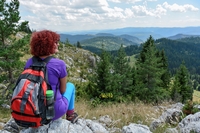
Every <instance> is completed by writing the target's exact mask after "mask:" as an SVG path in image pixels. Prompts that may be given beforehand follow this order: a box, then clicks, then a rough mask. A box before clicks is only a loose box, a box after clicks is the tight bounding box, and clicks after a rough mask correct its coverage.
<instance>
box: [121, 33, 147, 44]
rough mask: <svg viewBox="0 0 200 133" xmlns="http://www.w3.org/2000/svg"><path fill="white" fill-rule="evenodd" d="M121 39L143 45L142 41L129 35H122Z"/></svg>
mask: <svg viewBox="0 0 200 133" xmlns="http://www.w3.org/2000/svg"><path fill="white" fill-rule="evenodd" d="M119 37H121V38H125V39H127V40H129V41H132V42H135V43H137V44H141V43H143V41H142V40H141V39H139V38H137V37H134V36H130V35H127V34H123V35H120V36H119Z"/></svg>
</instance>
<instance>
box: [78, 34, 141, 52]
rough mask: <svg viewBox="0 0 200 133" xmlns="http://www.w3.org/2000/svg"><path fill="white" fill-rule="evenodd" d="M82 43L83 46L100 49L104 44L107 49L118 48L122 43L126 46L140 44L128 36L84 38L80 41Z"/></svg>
mask: <svg viewBox="0 0 200 133" xmlns="http://www.w3.org/2000/svg"><path fill="white" fill-rule="evenodd" d="M136 40H137V38H136ZM138 40H139V39H138ZM138 40H137V41H138ZM80 44H81V46H83V47H85V46H90V47H95V48H98V49H102V45H103V47H104V48H105V49H106V50H107V51H112V50H118V49H119V48H120V46H121V45H123V46H124V47H126V46H130V45H139V44H138V43H135V42H132V41H130V40H128V39H126V38H122V37H119V36H98V37H94V38H91V39H86V40H83V41H81V42H80Z"/></svg>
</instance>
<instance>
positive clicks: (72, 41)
mask: <svg viewBox="0 0 200 133" xmlns="http://www.w3.org/2000/svg"><path fill="white" fill-rule="evenodd" d="M94 37H95V35H90V34H84V35H69V34H60V41H61V42H66V40H68V41H69V43H70V44H76V43H77V41H79V42H80V41H82V40H85V39H90V38H94Z"/></svg>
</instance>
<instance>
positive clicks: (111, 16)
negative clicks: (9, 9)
mask: <svg viewBox="0 0 200 133" xmlns="http://www.w3.org/2000/svg"><path fill="white" fill-rule="evenodd" d="M19 1H20V14H21V16H22V19H23V20H27V21H29V23H30V26H31V28H33V29H43V28H46V29H52V30H53V29H56V31H62V30H65V31H70V30H73V31H74V30H84V29H103V28H112V27H113V28H114V27H118V26H121V25H122V24H123V26H125V25H127V26H130V25H134V23H136V24H137V25H138V24H140V23H141V24H144V25H145V24H146V23H148V24H149V20H151V21H152V22H153V21H155V20H156V22H158V19H157V18H159V22H160V23H163V24H164V23H167V22H165V21H163V18H166V17H169V15H173V11H178V12H188V11H196V12H195V13H197V16H196V18H199V17H198V11H199V9H198V8H197V7H195V6H196V5H195V6H193V5H190V4H185V5H180V3H179V5H178V4H172V5H170V4H168V3H167V2H164V3H160V2H159V1H158V0H84V1H83V0H50V1H46V0H19ZM150 2H153V3H152V4H149V3H150ZM167 11H172V12H171V13H168V12H167ZM193 13H194V12H193ZM187 15H188V14H187ZM199 15H200V14H199ZM188 16H189V15H188ZM193 16H194V17H193V18H195V14H194V15H193ZM170 17H171V16H170ZM189 17H190V18H191V16H189ZM145 18H146V20H145ZM173 18H174V17H173ZM154 19H155V20H154ZM188 19H189V18H188ZM144 20H145V21H146V22H143V21H144ZM147 20H148V21H147ZM183 20H184V19H183ZM194 21H195V19H194ZM156 22H155V24H156ZM197 22H199V21H197ZM194 23H195V22H194Z"/></svg>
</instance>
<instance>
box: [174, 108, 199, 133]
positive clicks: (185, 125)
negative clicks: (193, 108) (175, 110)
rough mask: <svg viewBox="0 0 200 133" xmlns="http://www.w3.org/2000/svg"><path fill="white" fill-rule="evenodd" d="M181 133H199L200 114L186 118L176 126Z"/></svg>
mask: <svg viewBox="0 0 200 133" xmlns="http://www.w3.org/2000/svg"><path fill="white" fill-rule="evenodd" d="M178 127H179V128H180V131H181V133H190V132H192V131H193V132H195V133H200V112H197V113H195V114H193V115H192V114H190V115H188V116H186V117H185V118H184V119H183V120H182V121H181V122H180V123H179V125H178Z"/></svg>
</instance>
